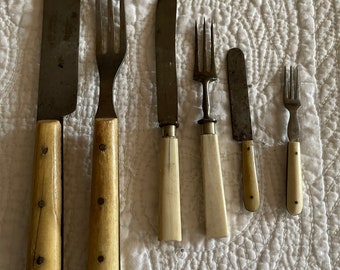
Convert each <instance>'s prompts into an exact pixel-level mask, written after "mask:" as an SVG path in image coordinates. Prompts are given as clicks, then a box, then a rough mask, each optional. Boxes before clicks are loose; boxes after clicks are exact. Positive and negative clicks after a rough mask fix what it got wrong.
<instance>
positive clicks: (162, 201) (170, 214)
mask: <svg viewBox="0 0 340 270" xmlns="http://www.w3.org/2000/svg"><path fill="white" fill-rule="evenodd" d="M173 127H175V126H173ZM173 127H169V128H168V130H164V128H165V127H164V128H163V134H164V133H166V134H168V135H172V136H165V137H163V138H162V139H161V147H160V154H161V157H160V190H159V218H158V222H159V226H158V239H159V240H160V241H171V240H175V241H182V228H181V208H180V183H179V161H178V140H177V138H176V137H175V134H174V133H173V132H174V131H175V129H174V128H173Z"/></svg>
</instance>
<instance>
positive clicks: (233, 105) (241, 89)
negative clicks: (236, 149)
mask: <svg viewBox="0 0 340 270" xmlns="http://www.w3.org/2000/svg"><path fill="white" fill-rule="evenodd" d="M227 75H228V88H229V100H230V110H231V122H232V129H233V138H234V139H235V140H237V141H244V140H252V138H253V135H252V130H251V119H250V110H249V99H248V85H247V75H246V65H245V61H244V55H243V52H242V51H241V50H240V49H238V48H233V49H231V50H229V51H228V53H227Z"/></svg>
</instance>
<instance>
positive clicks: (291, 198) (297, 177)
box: [287, 142, 303, 215]
mask: <svg viewBox="0 0 340 270" xmlns="http://www.w3.org/2000/svg"><path fill="white" fill-rule="evenodd" d="M302 208H303V195H302V175H301V157H300V143H299V142H289V143H288V155H287V210H288V212H289V213H290V214H292V215H298V214H300V213H301V211H302Z"/></svg>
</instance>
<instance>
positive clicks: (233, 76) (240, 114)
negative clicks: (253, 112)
mask: <svg viewBox="0 0 340 270" xmlns="http://www.w3.org/2000/svg"><path fill="white" fill-rule="evenodd" d="M227 75H228V88H229V98H230V110H231V120H232V130H233V138H234V139H235V140H236V141H241V142H242V170H243V190H244V191H243V201H244V205H245V207H246V209H247V210H248V211H251V212H254V211H256V210H257V209H258V208H259V205H260V196H259V189H258V184H257V176H256V167H255V157H254V144H253V134H252V129H251V119H250V110H249V99H248V85H247V76H246V65H245V60H244V55H243V52H242V51H241V50H240V49H238V48H233V49H231V50H229V51H228V54H227Z"/></svg>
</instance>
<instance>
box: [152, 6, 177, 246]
mask: <svg viewBox="0 0 340 270" xmlns="http://www.w3.org/2000/svg"><path fill="white" fill-rule="evenodd" d="M176 10H177V3H176V1H173V0H158V3H157V9H156V32H155V35H156V37H155V45H156V81H157V109H158V122H159V126H160V127H161V128H162V131H163V137H162V139H161V149H160V151H161V158H160V192H159V232H158V239H159V240H177V241H181V240H182V231H181V210H180V185H179V164H178V141H177V137H176V128H177V127H178V121H177V115H178V112H177V76H176V49H175V47H176V46H175V35H176Z"/></svg>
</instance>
